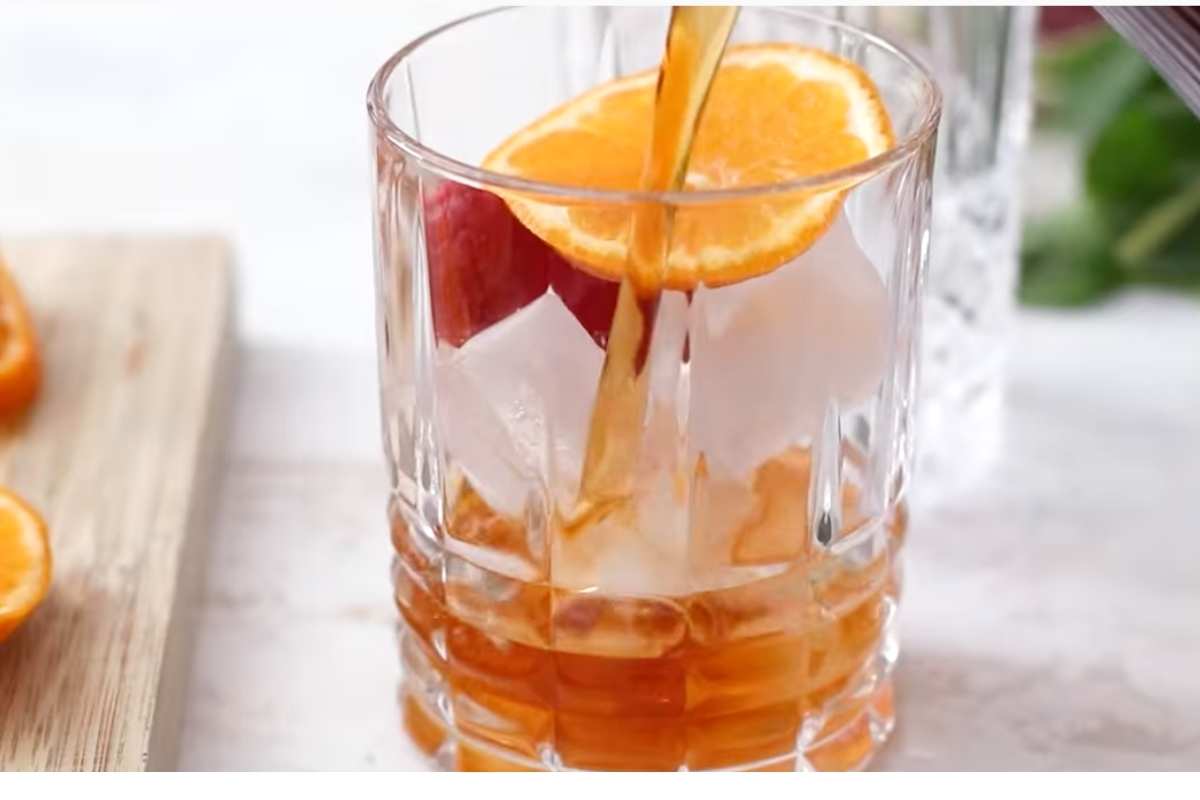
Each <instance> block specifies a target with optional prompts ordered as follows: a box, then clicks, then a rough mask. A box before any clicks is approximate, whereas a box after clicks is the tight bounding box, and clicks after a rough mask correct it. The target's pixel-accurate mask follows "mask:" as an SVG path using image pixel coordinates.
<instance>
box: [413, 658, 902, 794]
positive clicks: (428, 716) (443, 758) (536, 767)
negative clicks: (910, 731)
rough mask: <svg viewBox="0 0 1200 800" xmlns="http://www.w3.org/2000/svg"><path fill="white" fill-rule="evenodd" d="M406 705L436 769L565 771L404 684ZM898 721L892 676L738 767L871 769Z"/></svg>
mask: <svg viewBox="0 0 1200 800" xmlns="http://www.w3.org/2000/svg"><path fill="white" fill-rule="evenodd" d="M400 698H401V699H400V705H401V711H402V715H403V719H404V729H405V731H406V732H407V733H408V736H409V738H410V739H411V740H412V742H413V744H415V745H416V746H417V748H418V749H420V750H421V752H422V753H424V754H425V755H426V756H427V757H428V759H429V766H430V768H432V769H437V770H445V771H460V772H514V771H515V772H547V771H561V770H562V767H561V766H559V765H556V761H557V759H555V758H554V757H553V754H547V756H548V757H547V758H544V759H541V760H537V761H535V760H533V759H529V758H525V757H523V756H520V755H517V754H516V753H513V752H510V751H505V750H504V749H503V748H500V747H497V746H496V745H494V744H491V743H488V742H484V741H481V740H479V739H476V738H474V737H471V736H468V735H465V734H463V733H462V732H461V731H456V730H455V729H454V728H453V726H450V725H447V724H446V722H445V720H444V717H443V715H442V714H441V713H439V712H438V711H437V710H435V709H433V708H430V706H429V704H428V703H427V702H426V701H425V700H424V699H422V698H421V697H420V694H419V693H418V692H417V691H413V690H412V689H411V687H409V686H407V685H405V684H404V683H402V685H401V688H400ZM895 724H896V707H895V702H894V695H893V688H892V679H891V677H890V676H889V677H886V678H884V680H883V681H882V682H881V683H880V684H879V687H878V688H877V689H876V690H875V692H874V693H873V694H872V695H870V696H869V697H867V698H865V699H864V700H863V701H862V702H860V703H857V704H855V706H854V707H853V708H852V709H848V710H847V711H845V712H842V713H840V714H837V715H835V716H834V718H833V719H831V720H830V721H829V723H827V724H826V726H825V730H823V731H822V732H821V733H820V734H818V735H817V738H816V741H815V742H814V743H813V744H811V745H809V746H808V747H806V748H804V749H803V750H801V751H798V752H795V753H787V754H785V755H781V756H778V757H775V758H771V759H767V760H764V761H758V762H754V763H750V764H743V765H741V766H738V767H734V768H732V770H733V771H738V772H812V771H817V772H846V771H856V770H861V769H864V768H866V767H867V766H868V765H869V764H870V763H871V760H872V759H873V758H874V757H875V754H876V753H878V752H879V751H880V749H882V747H883V745H884V743H885V742H886V741H887V739H888V736H889V735H890V734H891V732H892V729H893V728H894V727H895Z"/></svg>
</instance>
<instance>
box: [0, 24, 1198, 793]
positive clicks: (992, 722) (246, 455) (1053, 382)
mask: <svg viewBox="0 0 1200 800" xmlns="http://www.w3.org/2000/svg"><path fill="white" fill-rule="evenodd" d="M349 5H350V7H349V10H346V9H342V10H340V11H339V12H333V11H326V12H324V13H323V14H322V15H320V16H316V15H313V14H311V13H305V12H295V13H293V12H292V11H291V10H289V12H288V13H287V14H286V15H284V14H282V13H281V12H280V11H279V10H278V9H277V8H276V9H271V10H264V9H259V10H254V9H253V8H250V7H248V6H247V5H246V4H244V3H243V4H231V3H216V4H213V3H209V4H204V5H200V4H191V3H188V4H165V5H164V4H157V5H154V6H150V5H149V4H140V3H124V4H112V3H90V4H86V5H74V4H65V3H59V2H53V3H38V4H29V3H15V4H14V3H8V4H6V5H5V7H4V8H3V9H2V11H0V18H2V19H3V24H0V101H2V102H3V111H4V113H0V234H4V233H18V232H26V231H31V230H43V231H44V230H55V231H64V230H67V231H69V230H113V229H117V230H142V229H155V230H164V229H166V230H170V229H180V230H195V229H210V230H211V229H217V230H222V231H226V232H227V233H228V234H229V235H230V236H231V238H232V239H233V241H234V242H235V244H236V246H237V248H238V252H239V254H240V258H241V264H240V269H239V273H238V277H239V289H240V300H241V304H242V315H241V320H240V321H241V333H242V346H241V368H240V373H239V380H238V382H237V385H236V386H235V387H231V390H232V391H235V392H236V403H235V420H234V431H233V435H232V437H231V441H230V443H229V447H228V450H227V455H226V460H227V469H226V471H225V475H224V479H223V484H222V487H221V490H220V496H219V500H218V502H219V508H218V513H217V521H216V523H215V526H214V528H213V530H212V532H211V535H212V552H211V556H210V557H211V563H210V567H209V578H208V584H207V589H206V592H205V596H204V605H203V608H202V609H201V611H200V613H201V625H200V628H199V639H198V643H197V652H196V656H195V663H194V674H193V679H192V683H191V687H190V694H189V699H188V707H187V715H186V723H185V731H184V747H183V756H182V764H181V766H182V767H184V768H190V769H238V768H240V769H256V768H263V769H275V768H296V769H335V768H341V769H371V768H396V769H403V768H413V767H418V766H419V762H418V761H417V760H416V758H415V756H414V754H413V752H412V750H411V749H410V748H409V746H408V745H407V744H406V743H405V741H404V740H403V737H402V736H401V734H400V732H399V727H398V720H397V710H396V705H395V702H394V693H395V684H396V678H397V666H396V658H395V653H394V646H393V638H392V628H393V619H394V616H393V612H392V608H391V602H390V593H389V586H388V581H387V562H388V546H387V539H386V534H385V531H384V526H383V501H384V477H383V471H382V465H381V459H380V456H379V448H378V434H377V424H376V418H377V408H376V399H375V372H374V360H373V354H372V349H371V348H372V341H371V335H372V333H371V316H370V315H371V310H370V309H371V308H372V305H371V294H370V293H371V289H370V265H369V264H370V262H369V259H370V254H369V251H370V248H369V234H368V226H369V223H368V216H367V169H366V166H367V165H366V156H365V138H366V137H365V122H364V119H363V114H362V96H363V91H364V89H365V85H366V81H367V79H368V77H369V75H370V73H371V71H372V69H373V68H374V67H375V65H376V64H378V63H379V62H380V61H381V60H382V59H383V58H384V57H385V55H386V54H387V53H388V52H390V51H391V50H392V49H394V48H395V46H396V45H397V44H398V43H399V42H400V41H402V40H404V39H406V38H407V37H409V36H411V35H412V34H413V33H415V32H417V31H418V30H423V29H425V28H428V27H429V26H430V25H432V24H434V22H436V21H437V20H438V19H442V18H446V17H448V16H451V15H453V14H454V13H455V10H454V9H452V8H445V7H433V6H429V5H424V6H422V5H418V6H415V7H411V6H408V5H406V6H405V9H404V10H403V12H401V11H398V10H397V8H396V7H395V6H394V4H391V3H386V4H385V3H353V4H349ZM14 110H15V111H14ZM1198 397H1200V304H1198V303H1197V302H1196V301H1195V300H1183V299H1179V298H1169V297H1164V296H1159V295H1153V294H1137V295H1130V296H1127V297H1124V298H1122V299H1120V300H1119V301H1117V302H1114V303H1110V304H1107V305H1105V306H1103V307H1100V308H1097V309H1093V310H1088V311H1084V312H1078V313H1044V312H1043V313H1024V314H1022V316H1021V318H1020V320H1019V326H1018V331H1017V347H1016V348H1015V358H1014V359H1013V364H1012V380H1011V391H1010V394H1009V399H1010V403H1009V409H1008V415H1007V431H1006V438H1005V450H1004V454H1003V456H1002V458H1001V460H1000V462H999V463H998V464H997V465H996V468H995V470H994V472H993V473H992V474H990V475H989V476H988V478H987V479H986V480H984V481H983V482H982V483H981V484H980V485H979V486H977V487H975V488H974V489H973V490H971V491H970V492H968V493H966V494H964V495H962V496H960V497H959V498H957V499H956V500H955V501H954V502H953V503H951V504H948V505H946V506H943V507H941V508H939V509H930V508H920V507H919V508H918V509H917V510H916V512H915V513H914V519H913V526H912V534H911V539H910V543H911V548H910V553H909V555H910V558H909V564H908V571H907V581H906V596H905V600H904V609H903V613H902V631H903V638H904V644H903V650H904V654H903V656H902V660H901V666H900V668H899V686H900V691H901V696H900V713H901V721H900V726H899V729H898V732H897V736H896V737H895V739H894V741H893V742H892V743H891V745H890V746H889V748H888V750H887V751H886V752H885V754H884V756H883V758H882V759H881V760H880V763H879V765H880V766H882V767H887V768H897V769H913V768H916V769H974V768H991V769H1014V768H1078V769H1089V768H1122V767H1123V768H1133V769H1137V768H1151V767H1159V768H1180V767H1193V768H1195V767H1200V682H1198V681H1197V680H1196V678H1195V675H1196V674H1197V670H1198V669H1200V619H1198V616H1197V611H1198V610H1200V513H1198V512H1197V510H1196V509H1197V504H1196V499H1195V497H1196V490H1197V488H1200V403H1198V402H1197V398H1198Z"/></svg>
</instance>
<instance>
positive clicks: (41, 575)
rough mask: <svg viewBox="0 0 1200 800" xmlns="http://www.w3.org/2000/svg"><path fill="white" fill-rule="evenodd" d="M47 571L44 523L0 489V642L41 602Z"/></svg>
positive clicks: (19, 501)
mask: <svg viewBox="0 0 1200 800" xmlns="http://www.w3.org/2000/svg"><path fill="white" fill-rule="evenodd" d="M50 571H51V557H50V544H49V539H48V538H47V535H46V523H45V522H44V521H43V520H42V518H41V516H40V515H39V514H38V513H37V511H35V510H34V509H33V508H32V507H31V506H30V505H29V504H28V503H26V502H25V501H24V500H22V499H21V498H20V497H18V496H17V495H15V494H13V493H12V492H10V491H8V490H6V489H2V488H0V642H3V641H4V640H5V639H7V638H8V637H9V636H10V635H11V634H12V632H13V631H15V630H16V629H17V628H18V627H19V626H20V625H21V623H22V622H24V621H25V620H26V619H27V618H28V617H29V615H30V614H32V613H33V611H34V609H36V608H37V607H38V605H39V604H40V603H41V602H42V599H43V598H44V597H45V596H46V591H47V590H48V589H49V588H50Z"/></svg>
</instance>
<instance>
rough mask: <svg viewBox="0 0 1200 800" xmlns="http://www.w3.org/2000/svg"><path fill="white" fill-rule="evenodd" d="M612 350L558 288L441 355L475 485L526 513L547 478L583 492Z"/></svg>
mask: <svg viewBox="0 0 1200 800" xmlns="http://www.w3.org/2000/svg"><path fill="white" fill-rule="evenodd" d="M603 363H604V353H603V352H602V351H601V350H600V348H599V347H598V346H597V345H596V343H595V342H594V341H593V340H592V338H591V336H589V335H588V332H587V331H586V330H584V329H583V327H582V326H581V325H580V324H579V322H578V321H577V320H576V319H575V317H574V315H572V314H571V312H570V311H569V310H568V309H567V307H566V306H565V305H563V302H562V300H561V299H559V297H558V295H556V294H554V293H552V292H549V293H547V294H545V295H543V296H542V297H540V298H538V299H537V300H535V301H534V302H532V303H530V304H529V305H527V306H525V307H524V308H522V309H521V310H520V311H518V312H516V313H515V314H513V315H512V316H510V317H508V318H507V319H504V320H502V321H501V322H499V323H497V324H495V325H493V326H492V327H490V328H488V329H487V330H485V331H483V332H481V333H479V334H477V335H475V336H474V337H472V338H471V339H470V340H469V341H467V342H466V343H465V344H464V345H463V346H462V347H460V348H458V349H454V348H452V347H449V346H444V347H443V348H442V349H441V350H440V351H439V353H438V366H437V384H438V407H439V409H440V419H439V424H440V426H441V431H442V435H443V437H444V441H445V444H446V447H447V449H448V450H449V452H450V454H451V456H452V458H453V459H454V460H455V462H456V463H457V464H458V465H459V466H460V467H461V468H462V470H463V472H465V473H466V475H467V477H468V479H469V480H470V482H471V485H472V486H473V487H474V488H475V490H476V491H477V492H479V494H480V496H482V497H483V499H484V500H486V501H487V503H488V505H490V506H491V507H492V508H494V509H496V510H497V511H499V512H501V513H504V514H509V515H512V516H516V517H520V516H522V514H523V511H524V509H525V505H526V500H527V498H528V497H529V494H530V492H534V491H539V490H540V486H541V476H543V475H544V476H550V477H551V479H552V482H553V484H554V486H553V487H552V489H553V490H554V492H555V497H556V499H557V500H558V501H559V502H562V501H563V500H564V499H565V498H568V497H569V498H573V497H574V493H575V492H576V491H577V489H578V486H579V474H580V472H581V470H582V468H583V455H584V448H585V446H586V443H587V428H588V423H589V421H590V419H591V413H592V403H593V400H594V398H595V396H596V387H597V385H598V383H599V380H600V370H601V368H602V366H603Z"/></svg>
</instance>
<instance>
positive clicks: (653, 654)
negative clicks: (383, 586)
mask: <svg viewBox="0 0 1200 800" xmlns="http://www.w3.org/2000/svg"><path fill="white" fill-rule="evenodd" d="M734 19H735V11H734V10H732V9H728V8H713V7H709V8H676V9H674V10H673V12H672V16H671V27H670V31H669V34H668V39H667V48H666V54H665V57H664V60H663V64H662V68H661V72H660V78H659V86H658V91H657V95H656V108H655V112H654V113H655V117H654V128H653V131H654V132H653V136H652V146H651V152H650V153H649V154H648V157H647V161H646V167H645V170H644V173H643V182H642V185H643V188H645V189H650V190H672V189H679V188H680V187H681V186H682V183H683V179H684V176H685V174H686V169H687V159H688V151H689V149H690V145H691V141H692V137H693V134H694V133H695V129H696V126H697V122H698V120H699V118H700V115H701V113H702V110H703V106H704V101H705V98H706V96H707V93H708V87H709V84H710V83H711V80H712V77H713V75H714V74H715V71H716V66H717V63H718V62H719V60H720V57H721V54H722V52H723V50H724V47H725V41H726V39H727V37H728V35H729V31H730V30H731V28H732V25H733V22H734ZM671 225H672V209H671V208H669V207H666V206H664V205H662V204H645V205H642V206H639V207H637V208H635V209H633V213H632V216H631V227H630V234H629V243H630V246H629V264H628V269H627V270H626V276H625V278H624V280H623V282H622V284H621V287H620V292H619V295H618V300H617V306H616V312H615V315H614V318H613V324H612V329H611V333H610V335H609V339H608V347H607V351H606V357H605V363H604V369H603V372H602V376H601V381H600V386H599V390H598V395H597V398H596V403H595V406H594V410H593V413H592V418H591V425H590V428H589V435H588V442H587V450H586V454H585V459H584V466H583V473H582V478H581V484H580V491H579V496H578V500H577V502H576V503H575V504H574V506H573V507H568V508H567V509H565V510H564V511H562V512H554V513H552V514H551V515H550V516H551V518H550V519H543V520H538V521H536V522H532V521H530V520H529V519H515V518H512V517H506V516H505V515H503V514H500V513H498V512H496V511H495V510H493V509H492V508H490V507H489V506H488V505H487V503H486V502H485V501H484V500H483V499H482V497H481V496H480V495H479V494H478V493H477V492H476V491H475V490H474V489H473V488H472V487H471V486H470V484H469V482H468V481H466V480H465V479H464V480H461V481H460V482H459V484H458V485H457V486H456V487H455V488H454V489H453V491H452V501H451V507H450V509H449V511H448V519H447V523H446V530H445V532H444V536H445V542H446V548H445V551H444V552H432V551H431V550H430V548H429V546H428V545H427V544H425V543H426V542H427V541H428V540H429V537H428V536H423V535H421V534H420V533H419V532H415V531H413V530H411V529H410V528H409V526H408V525H406V524H405V522H404V521H403V519H402V518H401V516H400V514H398V513H396V514H393V517H392V535H393V541H394V545H395V548H396V551H397V553H398V556H399V557H398V559H397V562H396V575H395V584H396V591H397V602H398V605H399V607H400V610H401V613H402V615H403V617H404V620H405V623H406V631H405V633H404V635H403V654H402V656H403V660H404V667H405V681H406V682H405V687H404V691H403V710H404V717H405V725H406V728H407V730H408V732H409V735H410V737H411V738H412V740H413V741H414V742H415V743H416V744H417V746H418V747H420V748H421V749H422V750H423V751H424V752H426V753H428V754H430V755H436V756H437V757H438V758H439V759H440V760H441V761H442V763H443V764H444V765H445V766H450V767H454V768H458V769H463V770H505V769H549V768H567V769H604V770H610V769H611V770H630V769H639V770H675V769H681V768H686V769H724V768H738V769H783V770H791V769H796V768H799V767H815V768H818V769H847V768H852V767H854V766H857V765H858V764H860V763H861V762H862V761H863V760H864V758H865V757H867V756H868V755H869V754H870V753H871V752H872V750H873V747H874V745H875V743H876V739H875V738H873V737H875V736H876V732H875V731H873V730H872V729H871V726H872V725H873V724H876V722H877V721H878V720H881V719H882V720H890V718H891V713H892V712H891V693H890V684H889V683H888V682H887V678H886V668H885V667H884V666H882V665H881V664H880V661H879V652H880V647H881V640H882V638H883V637H884V635H885V628H886V624H887V622H888V619H889V616H890V613H891V608H892V596H893V595H894V591H895V586H894V585H893V576H892V573H891V552H892V550H894V548H895V547H896V546H898V544H899V541H900V539H901V538H902V535H903V532H904V527H905V526H904V519H903V516H902V514H900V515H894V516H893V517H892V518H890V519H888V520H885V521H884V522H883V523H882V525H881V524H880V523H879V522H878V521H876V522H875V523H874V524H875V525H876V527H877V529H878V530H879V531H880V532H881V535H880V536H878V537H876V539H875V541H877V542H878V543H880V547H877V548H876V549H875V550H872V551H870V552H869V553H868V554H867V556H866V557H865V558H861V559H858V560H857V561H856V562H855V564H854V565H853V566H847V565H846V564H845V563H843V561H842V560H841V559H839V558H837V557H834V556H832V555H830V554H829V553H828V552H826V550H825V549H824V548H822V547H820V546H818V545H817V544H815V543H814V539H813V537H812V536H811V535H810V525H809V519H808V508H807V497H808V495H809V491H810V483H811V481H812V469H811V463H810V458H809V454H808V451H807V450H806V449H804V448H794V449H792V450H789V451H787V452H785V453H781V454H779V455H778V456H777V457H776V458H773V459H771V460H769V461H768V462H767V463H765V464H763V465H761V466H760V467H759V468H758V469H757V470H756V472H755V474H754V476H753V478H752V480H751V482H750V484H749V485H745V486H742V485H737V484H735V483H732V482H730V481H727V480H723V479H718V478H716V477H711V476H709V475H708V472H707V468H706V465H705V464H704V462H703V459H701V460H700V462H699V463H697V464H692V465H685V468H684V469H683V470H682V471H681V470H680V468H678V465H676V467H675V468H673V471H672V468H667V467H664V468H662V470H660V471H663V472H672V474H670V475H669V476H668V479H667V481H666V485H667V486H668V487H671V486H674V487H676V488H677V489H678V491H676V495H678V494H679V493H682V494H684V495H687V500H686V503H687V504H689V509H690V513H691V514H692V516H693V518H694V519H696V520H699V521H698V522H697V523H695V524H694V525H693V528H692V529H691V530H690V531H689V533H688V543H687V547H686V553H685V554H683V556H682V558H683V559H684V560H685V561H686V564H684V572H688V571H689V570H693V571H695V572H696V573H701V572H702V573H704V574H705V575H711V574H721V575H723V576H725V577H724V578H723V579H722V580H718V581H715V582H712V581H709V582H707V583H706V582H705V581H699V582H697V583H696V584H695V585H689V586H687V587H686V588H684V589H682V590H681V589H680V588H679V587H678V586H677V585H675V586H669V585H667V584H668V583H670V582H669V581H667V580H666V579H665V578H664V583H663V586H662V588H661V590H657V589H656V590H655V591H654V592H653V593H645V592H638V591H628V590H625V591H618V590H610V588H609V587H607V586H605V585H604V584H603V582H602V581H600V582H599V585H598V586H596V585H594V586H592V587H590V588H589V587H586V586H583V585H584V584H587V583H589V581H587V580H584V579H582V578H580V577H579V576H578V575H575V576H573V577H572V578H570V579H567V578H564V577H563V574H565V573H563V572H561V571H560V569H563V568H565V566H566V565H568V564H575V565H579V564H584V565H586V564H588V563H589V560H591V559H596V560H599V559H602V558H603V557H604V553H605V552H606V551H607V550H610V549H612V550H616V551H619V552H621V553H623V554H624V555H622V556H621V557H622V558H624V559H625V560H626V562H627V563H626V564H625V565H624V566H626V567H628V568H629V569H631V570H634V571H636V569H637V567H638V566H639V564H638V563H637V562H638V560H639V559H640V558H642V556H639V555H638V553H641V552H643V551H642V550H639V549H638V547H636V546H633V545H631V544H630V542H631V541H633V540H636V539H637V538H638V537H639V536H643V535H644V534H643V530H640V529H639V528H641V529H644V528H645V526H646V525H647V523H646V521H645V517H644V516H642V517H639V516H638V515H639V513H642V511H644V503H645V501H646V498H647V497H649V498H650V499H649V503H650V505H653V504H654V503H655V502H658V501H656V500H655V499H654V498H655V497H666V498H667V499H663V500H662V502H663V503H670V502H672V500H671V499H669V497H668V496H669V495H670V494H671V491H670V489H668V491H667V495H662V494H661V493H660V494H658V495H655V494H654V493H653V492H650V490H649V489H648V487H647V482H648V479H647V473H646V469H645V464H646V463H647V461H650V462H653V461H654V459H653V453H650V457H649V458H648V457H647V456H648V448H653V447H654V446H655V445H654V443H653V442H650V441H648V437H647V435H646V432H645V429H644V428H645V419H646V415H647V407H648V403H650V394H651V393H650V388H649V377H648V371H649V370H648V368H647V362H648V358H647V353H648V352H649V350H650V345H651V342H652V339H653V336H654V334H655V330H654V326H655V318H656V312H657V309H658V307H659V303H660V300H661V298H662V295H663V279H664V276H665V273H666V262H667V254H668V252H669V245H670V234H671ZM678 358H683V355H682V353H680V354H679V355H678ZM851 455H853V454H851ZM841 499H842V505H843V510H842V514H841V525H842V528H843V530H844V532H845V533H847V534H848V535H849V534H852V533H853V532H854V531H856V530H858V529H860V528H861V527H862V526H863V525H867V524H869V523H868V522H867V521H865V520H863V519H862V518H860V517H859V516H858V515H857V512H856V509H857V507H858V496H857V490H856V488H855V486H854V484H853V482H852V481H848V482H847V483H846V485H845V488H844V489H843V496H842V498H841ZM674 500H675V501H678V500H679V497H678V496H675V498H674ZM640 502H641V503H643V505H641V506H639V503H640ZM538 536H546V537H550V538H551V539H552V542H553V543H552V546H551V548H550V551H551V552H552V554H553V555H552V557H551V559H550V564H548V565H547V564H545V563H543V562H542V561H541V560H540V559H539V555H538V551H539V547H538V546H537V544H536V541H535V540H537V538H538ZM651 538H652V537H651ZM543 549H544V548H543ZM485 551H486V552H487V553H501V554H505V555H506V556H507V557H509V558H511V559H512V560H513V562H514V563H517V564H523V565H526V566H528V567H529V572H530V575H529V577H528V579H517V578H514V577H512V575H511V573H509V574H503V573H502V572H500V571H497V570H494V569H488V568H485V567H483V566H480V562H479V559H477V558H475V559H473V557H472V553H479V552H485ZM646 552H648V551H646ZM659 555H660V556H661V554H659ZM645 558H646V560H647V562H649V561H650V556H649V555H647V556H645ZM678 560H679V559H678V558H672V557H671V556H670V554H668V555H667V556H666V557H665V560H663V561H661V562H657V563H658V565H657V566H656V564H655V563H646V564H645V567H646V569H647V570H649V571H650V572H651V573H652V574H653V572H654V570H657V569H661V568H663V567H665V566H667V565H671V566H678ZM584 572H585V573H586V569H585V570H584ZM730 576H732V577H730ZM581 587H583V588H581Z"/></svg>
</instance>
